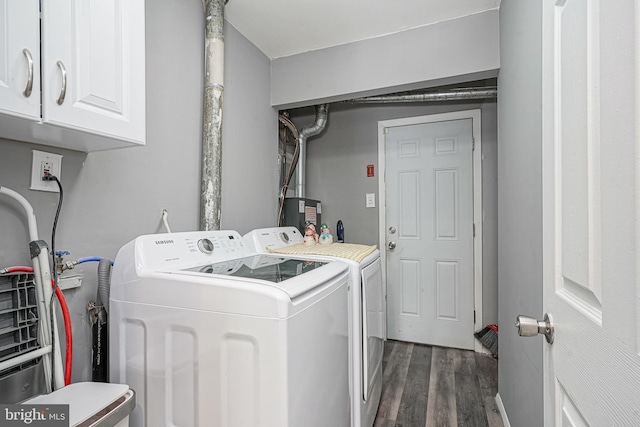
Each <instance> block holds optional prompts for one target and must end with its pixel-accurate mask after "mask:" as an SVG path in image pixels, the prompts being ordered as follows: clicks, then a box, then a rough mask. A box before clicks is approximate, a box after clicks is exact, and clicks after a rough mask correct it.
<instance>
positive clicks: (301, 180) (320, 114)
mask: <svg viewBox="0 0 640 427" xmlns="http://www.w3.org/2000/svg"><path fill="white" fill-rule="evenodd" d="M328 114H329V105H328V104H322V105H316V121H315V123H313V124H312V125H307V126H305V127H303V128H302V130H301V131H300V133H299V135H298V147H299V150H300V152H299V153H298V168H297V169H296V172H297V173H296V197H305V174H306V171H307V138H309V137H310V136H315V135H317V134H319V133H320V132H322V130H323V129H324V127H325V126H326V125H327V117H328Z"/></svg>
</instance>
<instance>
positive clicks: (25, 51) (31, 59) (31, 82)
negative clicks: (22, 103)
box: [22, 47, 33, 98]
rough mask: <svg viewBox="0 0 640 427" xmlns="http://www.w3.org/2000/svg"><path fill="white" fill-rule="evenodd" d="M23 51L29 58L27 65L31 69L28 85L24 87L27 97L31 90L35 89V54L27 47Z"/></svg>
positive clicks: (24, 93)
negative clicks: (32, 54)
mask: <svg viewBox="0 0 640 427" xmlns="http://www.w3.org/2000/svg"><path fill="white" fill-rule="evenodd" d="M22 53H24V56H25V57H26V58H27V67H28V69H29V74H28V75H27V86H26V87H25V88H24V92H22V94H23V95H24V97H25V98H28V97H30V96H31V91H32V90H33V56H31V52H29V49H27V48H26V47H25V48H24V49H22Z"/></svg>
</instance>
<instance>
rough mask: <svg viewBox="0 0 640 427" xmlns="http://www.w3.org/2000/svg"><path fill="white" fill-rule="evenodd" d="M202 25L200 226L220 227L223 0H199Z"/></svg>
mask: <svg viewBox="0 0 640 427" xmlns="http://www.w3.org/2000/svg"><path fill="white" fill-rule="evenodd" d="M203 3H204V9H205V10H204V16H205V19H206V28H205V46H204V47H205V57H204V66H205V68H204V111H203V115H204V117H203V123H202V174H201V176H202V184H201V193H200V228H201V229H202V230H219V229H220V210H221V209H220V204H221V203H220V201H221V193H222V104H223V94H224V5H225V4H226V1H225V0H203Z"/></svg>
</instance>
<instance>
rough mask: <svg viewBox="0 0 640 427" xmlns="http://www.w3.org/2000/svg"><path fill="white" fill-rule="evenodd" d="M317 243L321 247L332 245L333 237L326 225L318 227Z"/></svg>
mask: <svg viewBox="0 0 640 427" xmlns="http://www.w3.org/2000/svg"><path fill="white" fill-rule="evenodd" d="M318 243H320V244H321V245H330V244H332V243H333V236H332V235H331V232H329V227H328V226H327V224H322V225H321V226H320V240H318Z"/></svg>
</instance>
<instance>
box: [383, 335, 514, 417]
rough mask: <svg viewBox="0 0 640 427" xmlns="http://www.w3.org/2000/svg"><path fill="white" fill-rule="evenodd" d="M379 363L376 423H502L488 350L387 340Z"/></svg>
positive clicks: (495, 371) (495, 365) (494, 363)
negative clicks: (461, 348)
mask: <svg viewBox="0 0 640 427" xmlns="http://www.w3.org/2000/svg"><path fill="white" fill-rule="evenodd" d="M382 364H383V379H382V397H381V399H380V406H379V408H378V414H377V416H376V420H375V423H374V427H448V426H451V427H455V426H459V427H462V426H464V427H476V426H478V427H503V423H502V417H501V416H500V412H499V411H498V407H497V405H496V401H495V396H496V393H497V392H498V363H497V360H496V359H494V358H493V357H492V356H489V355H486V354H479V353H474V352H473V351H468V350H458V349H453V348H444V347H432V346H428V345H422V344H412V343H406V342H400V341H387V342H386V343H385V348H384V359H383V362H382Z"/></svg>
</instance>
